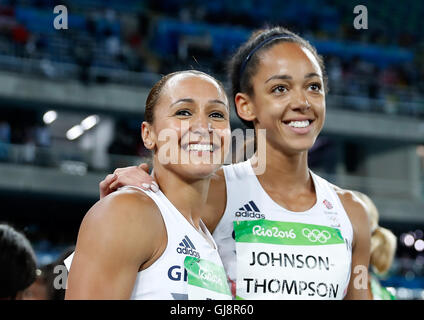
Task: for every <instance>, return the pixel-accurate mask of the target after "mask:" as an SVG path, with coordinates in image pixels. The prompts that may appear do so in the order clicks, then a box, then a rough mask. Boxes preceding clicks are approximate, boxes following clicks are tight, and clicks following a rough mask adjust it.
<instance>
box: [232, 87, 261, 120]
mask: <svg viewBox="0 0 424 320" xmlns="http://www.w3.org/2000/svg"><path fill="white" fill-rule="evenodd" d="M234 103H235V106H236V110H237V114H238V115H239V116H240V118H242V119H243V120H246V121H254V120H255V119H256V115H255V112H254V107H253V103H252V101H251V99H250V97H249V96H248V95H247V94H245V93H241V92H238V93H237V94H236V96H235V98H234Z"/></svg>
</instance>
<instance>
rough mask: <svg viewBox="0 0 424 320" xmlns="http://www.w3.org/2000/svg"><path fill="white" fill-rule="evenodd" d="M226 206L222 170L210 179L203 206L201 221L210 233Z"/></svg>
mask: <svg viewBox="0 0 424 320" xmlns="http://www.w3.org/2000/svg"><path fill="white" fill-rule="evenodd" d="M226 204H227V191H226V185H225V176H224V170H222V169H221V170H219V171H218V172H217V173H216V174H215V176H214V177H213V178H212V179H211V182H210V185H209V191H208V198H207V201H206V204H205V208H204V210H203V211H202V221H203V222H204V223H205V225H206V227H207V228H208V229H209V231H210V233H212V232H213V231H214V230H215V228H216V226H217V225H218V223H219V221H220V220H221V218H222V215H223V214H224V211H225V206H226Z"/></svg>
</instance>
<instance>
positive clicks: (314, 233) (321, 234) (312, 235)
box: [302, 228, 331, 243]
mask: <svg viewBox="0 0 424 320" xmlns="http://www.w3.org/2000/svg"><path fill="white" fill-rule="evenodd" d="M302 234H303V236H304V237H305V238H308V240H309V241H311V242H317V241H319V242H320V243H326V242H327V241H328V240H329V239H330V238H331V234H330V232H328V231H327V230H322V231H320V230H317V229H312V230H310V229H308V228H304V229H303V230H302Z"/></svg>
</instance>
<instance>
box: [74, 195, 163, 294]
mask: <svg viewBox="0 0 424 320" xmlns="http://www.w3.org/2000/svg"><path fill="white" fill-rule="evenodd" d="M164 236H165V237H166V229H165V226H164V223H163V220H162V217H161V215H160V212H159V209H158V208H157V206H156V205H155V203H154V202H153V200H151V199H150V198H149V197H148V196H147V195H145V194H143V193H142V192H141V191H136V190H124V191H118V192H116V193H114V194H111V195H109V196H107V197H105V198H103V199H102V200H100V201H98V202H97V203H96V204H95V205H94V206H93V207H92V208H91V209H90V210H89V211H88V212H87V214H86V215H85V217H84V219H83V221H82V224H81V227H80V230H79V234H78V240H77V244H76V249H75V255H74V258H73V261H72V265H71V269H70V273H69V277H68V285H67V286H68V288H67V292H66V299H129V298H130V296H131V293H132V289H133V287H134V282H135V279H136V276H137V272H138V271H139V268H140V266H142V265H143V264H145V263H146V262H148V261H149V260H150V259H152V257H153V256H154V254H155V253H156V252H157V250H158V248H159V246H160V244H161V243H163V237H164Z"/></svg>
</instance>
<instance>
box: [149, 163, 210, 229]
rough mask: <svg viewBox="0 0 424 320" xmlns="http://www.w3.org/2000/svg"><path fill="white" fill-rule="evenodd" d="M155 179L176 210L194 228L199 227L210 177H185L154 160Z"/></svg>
mask: <svg viewBox="0 0 424 320" xmlns="http://www.w3.org/2000/svg"><path fill="white" fill-rule="evenodd" d="M154 168H155V169H154V174H155V180H156V181H157V183H158V184H159V187H160V189H161V191H162V192H163V193H164V195H165V196H166V197H167V198H168V200H169V201H170V202H171V203H172V204H173V205H174V206H175V207H176V208H177V210H178V211H179V212H180V213H181V214H182V215H183V216H184V217H185V218H186V219H187V221H189V222H190V223H191V224H192V225H193V226H194V227H195V228H197V229H199V228H200V225H199V224H200V218H201V212H202V208H203V207H204V205H205V203H206V200H207V196H208V191H209V184H210V178H203V179H190V180H189V179H187V178H184V177H181V176H180V175H178V174H177V173H176V172H174V171H171V170H169V169H167V168H165V167H163V166H162V165H160V164H159V163H157V161H156V159H155V160H154Z"/></svg>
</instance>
